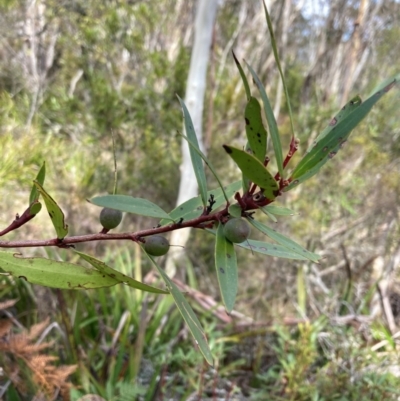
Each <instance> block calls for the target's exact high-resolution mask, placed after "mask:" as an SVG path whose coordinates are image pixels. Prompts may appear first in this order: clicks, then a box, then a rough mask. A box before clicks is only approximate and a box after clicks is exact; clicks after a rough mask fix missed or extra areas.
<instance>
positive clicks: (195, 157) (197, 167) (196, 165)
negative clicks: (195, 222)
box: [178, 96, 207, 207]
mask: <svg viewBox="0 0 400 401" xmlns="http://www.w3.org/2000/svg"><path fill="white" fill-rule="evenodd" d="M178 99H179V103H180V104H181V107H182V110H183V118H184V121H185V130H186V135H187V137H188V138H189V140H190V142H191V143H193V145H194V146H195V147H196V148H197V149H199V150H200V146H199V142H198V140H197V135H196V132H195V130H194V127H193V122H192V118H191V117H190V114H189V110H188V109H187V107H186V105H185V102H184V101H183V100H182V99H181V98H180V97H179V96H178ZM189 151H190V158H191V159H192V165H193V169H194V173H195V175H196V179H197V185H198V186H199V192H200V196H201V199H202V201H203V205H204V207H206V206H207V181H206V173H205V171H204V167H203V161H202V159H201V157H200V156H199V154H198V153H197V152H195V151H194V150H193V147H191V146H189Z"/></svg>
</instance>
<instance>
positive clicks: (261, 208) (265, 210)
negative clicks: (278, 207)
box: [259, 207, 278, 223]
mask: <svg viewBox="0 0 400 401" xmlns="http://www.w3.org/2000/svg"><path fill="white" fill-rule="evenodd" d="M259 210H261V212H263V213H264V214H265V215H267V216H268V217H269V218H270V219H271V220H272V221H273V222H274V223H277V222H278V219H277V218H276V217H275V216H274V215H273V214H272V213H270V212H269V211H268V209H266V208H265V207H260V209H259Z"/></svg>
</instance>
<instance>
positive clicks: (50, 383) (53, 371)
mask: <svg viewBox="0 0 400 401" xmlns="http://www.w3.org/2000/svg"><path fill="white" fill-rule="evenodd" d="M14 303H15V302H14ZM14 303H11V302H9V301H6V302H2V303H0V309H1V308H5V307H10V306H13V305H14ZM49 322H50V320H49V319H46V320H44V321H43V322H40V323H38V324H35V325H33V326H32V327H31V328H30V330H23V331H22V332H20V333H13V332H12V320H11V319H5V320H3V321H1V320H0V351H2V353H3V355H4V366H5V368H4V370H5V373H6V376H7V377H8V378H9V379H10V380H11V381H12V383H13V384H14V387H15V388H16V389H18V390H19V391H20V392H21V393H23V394H26V392H27V391H28V390H27V389H28V388H29V385H28V383H31V387H32V386H33V388H36V389H37V390H38V391H37V393H36V396H35V398H36V399H38V400H39V399H40V400H53V399H55V397H57V394H59V393H61V394H62V396H63V398H64V399H68V394H69V390H70V388H71V386H72V385H71V383H68V382H67V379H68V376H70V375H71V374H72V373H74V372H75V370H76V369H77V365H67V366H56V365H54V362H55V361H57V360H58V357H57V356H54V355H47V354H44V353H43V352H44V350H46V349H48V348H49V347H50V346H52V345H53V342H42V343H38V342H36V343H35V341H37V337H38V336H40V334H41V333H43V331H44V330H45V329H46V327H48V325H49ZM21 362H23V364H22V365H21ZM23 366H25V367H26V368H27V369H24V368H23ZM28 372H30V373H28Z"/></svg>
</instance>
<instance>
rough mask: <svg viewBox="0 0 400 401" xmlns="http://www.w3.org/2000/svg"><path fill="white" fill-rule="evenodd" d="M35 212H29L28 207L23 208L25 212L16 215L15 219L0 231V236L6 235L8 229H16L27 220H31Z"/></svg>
mask: <svg viewBox="0 0 400 401" xmlns="http://www.w3.org/2000/svg"><path fill="white" fill-rule="evenodd" d="M35 216H36V214H31V211H30V207H28V209H26V210H25V212H24V213H23V214H22V215H21V216H18V215H17V216H16V217H15V220H14V221H13V222H12V223H11V224H10V225H9V226H8V227H7V228H5V229H4V230H3V231H0V237H1V236H3V235H6V234H7V233H9V232H10V231H13V230H16V229H17V228H19V227H21V226H23V225H24V224H26V223H27V222H28V221H30V220H32V219H33V218H34V217H35Z"/></svg>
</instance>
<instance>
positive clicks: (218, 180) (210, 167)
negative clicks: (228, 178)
mask: <svg viewBox="0 0 400 401" xmlns="http://www.w3.org/2000/svg"><path fill="white" fill-rule="evenodd" d="M181 135H182V137H183V138H184V139H185V140H186V141H187V143H188V144H189V146H190V148H191V149H193V150H194V151H195V152H196V153H198V155H199V156H200V157H201V158H202V159H203V160H204V163H205V164H206V165H207V166H208V168H209V169H210V170H211V172H212V173H213V175H214V177H215V179H216V180H217V182H218V184H219V187H220V188H221V190H222V193H223V195H224V197H225V200H226V201H227V202H228V199H229V198H228V196H227V195H226V193H225V190H224V186H223V185H222V182H221V180H220V178H219V176H218V174H217V171H216V170H215V168H214V167H213V165H212V164H211V162H210V161H209V160H208V159H207V157H206V155H205V154H204V153H203V152H202V151H201V150H200V149H199V148H198V147H197V146H196V145H195V144H194V143H193V142H192V141H191V140H190V139H189V138H188V137H186V136H185V135H183V134H181ZM207 195H208V194H207ZM207 200H208V198H207Z"/></svg>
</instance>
